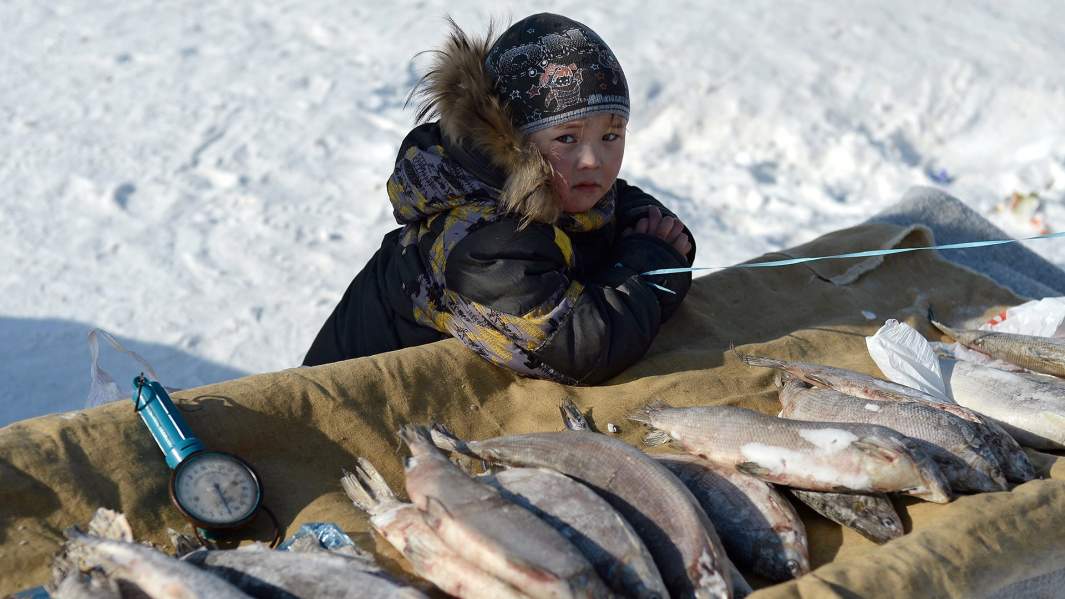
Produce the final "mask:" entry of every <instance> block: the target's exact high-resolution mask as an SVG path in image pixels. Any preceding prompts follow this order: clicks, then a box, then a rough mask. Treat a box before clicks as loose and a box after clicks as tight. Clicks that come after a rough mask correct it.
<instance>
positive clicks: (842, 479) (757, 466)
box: [630, 404, 953, 503]
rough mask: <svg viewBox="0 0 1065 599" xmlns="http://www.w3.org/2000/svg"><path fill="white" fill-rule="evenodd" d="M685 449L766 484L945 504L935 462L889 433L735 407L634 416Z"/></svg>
mask: <svg viewBox="0 0 1065 599" xmlns="http://www.w3.org/2000/svg"><path fill="white" fill-rule="evenodd" d="M630 418H631V419H632V420H636V421H637V422H642V423H644V424H648V425H650V426H652V427H654V428H655V429H658V430H659V431H663V432H665V433H668V435H669V437H671V438H672V439H674V440H675V441H677V442H678V443H679V444H680V445H681V446H682V447H684V449H685V450H686V451H688V452H689V453H693V454H695V455H698V456H701V457H704V458H706V459H708V460H710V461H711V462H716V463H718V464H721V465H723V466H729V467H735V468H737V469H738V470H740V471H741V472H746V473H748V474H752V475H754V476H757V477H758V478H761V479H763V480H766V481H769V482H774V483H779V484H784V485H788V486H793V487H798V488H803V489H809V490H812V491H833V492H839V491H856V492H865V493H868V492H891V491H894V492H901V493H907V494H910V495H914V496H917V497H921V498H922V499H926V500H928V501H934V502H937V503H946V502H948V501H950V500H951V499H952V497H953V495H952V493H951V491H950V487H949V485H948V483H947V481H946V479H945V478H944V476H943V473H942V472H941V471H940V470H939V467H938V466H937V465H936V464H935V462H933V461H932V459H931V458H930V457H928V456H927V455H925V454H924V453H923V452H922V451H921V450H920V449H919V448H917V447H915V446H914V444H913V442H912V441H910V440H909V439H908V438H906V437H905V436H904V435H901V434H899V433H897V432H895V431H893V430H891V429H889V428H886V427H883V426H877V425H872V424H849V423H824V422H808V421H800V420H787V419H784V418H776V417H773V416H766V415H765V414H760V413H758V412H755V411H753V410H748V409H745V408H739V407H736V406H704V407H696V408H671V407H669V406H666V405H661V404H660V405H652V406H648V407H647V408H645V409H644V410H642V411H641V412H639V413H637V414H635V415H633V416H630Z"/></svg>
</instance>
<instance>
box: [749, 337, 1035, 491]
mask: <svg viewBox="0 0 1065 599" xmlns="http://www.w3.org/2000/svg"><path fill="white" fill-rule="evenodd" d="M743 361H744V362H745V363H746V364H750V365H752V366H764V367H767V368H776V369H779V370H782V371H784V372H786V373H788V374H790V375H792V376H794V377H798V378H800V379H802V380H803V381H805V382H807V383H809V384H811V385H813V386H815V387H825V388H828V389H835V390H836V391H839V392H840V393H846V394H847V395H853V396H854V397H861V398H864V399H874V400H881V401H905V400H912V401H919V402H923V403H925V404H927V405H930V406H932V407H934V408H937V409H940V410H943V411H946V412H949V413H951V414H954V415H955V416H958V417H959V418H964V419H966V420H969V421H970V422H976V423H979V424H981V425H982V427H981V428H979V429H978V432H979V434H980V436H981V437H982V438H983V440H984V442H985V443H987V445H988V446H989V447H990V448H991V451H993V452H994V453H995V456H996V457H997V458H998V460H999V464H1000V466H1001V467H1002V472H1003V473H1004V474H1005V475H1006V480H1009V481H1011V482H1025V481H1029V480H1032V479H1033V478H1035V477H1036V474H1035V467H1034V466H1032V462H1031V461H1030V460H1029V459H1028V456H1027V455H1026V454H1025V453H1024V450H1023V449H1021V446H1020V445H1018V444H1017V441H1015V440H1014V439H1013V437H1011V436H1010V435H1009V433H1007V432H1006V431H1005V430H1003V429H1002V427H1001V426H999V425H998V424H997V423H996V422H995V421H994V420H992V419H990V418H987V417H984V416H982V415H980V414H977V413H976V412H973V411H972V410H970V409H969V408H965V407H962V406H959V405H957V404H952V403H946V402H944V401H942V400H940V399H939V398H937V397H935V396H933V395H930V394H928V393H925V392H924V391H921V390H919V389H914V388H912V387H907V386H905V385H899V384H898V383H892V382H891V381H885V380H884V379H880V378H877V377H874V376H869V375H868V374H864V373H861V372H855V371H853V370H847V369H844V368H833V367H831V366H821V365H819V364H808V363H805V362H789V361H785V360H777V359H774V358H765V357H761V356H749V355H747V356H743Z"/></svg>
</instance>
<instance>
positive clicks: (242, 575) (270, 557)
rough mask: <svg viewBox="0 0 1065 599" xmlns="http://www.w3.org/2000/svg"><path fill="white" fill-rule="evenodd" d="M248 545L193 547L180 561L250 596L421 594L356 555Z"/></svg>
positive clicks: (331, 598)
mask: <svg viewBox="0 0 1065 599" xmlns="http://www.w3.org/2000/svg"><path fill="white" fill-rule="evenodd" d="M253 547H254V548H248V549H245V548H241V549H232V550H225V551H209V550H207V549H198V550H196V551H193V552H192V553H189V554H187V555H185V556H184V557H183V558H182V561H184V562H186V563H190V564H193V565H195V566H197V567H199V568H201V569H203V570H206V571H208V572H211V573H212V574H216V575H218V576H219V577H220V578H224V579H225V580H227V581H228V582H229V583H230V584H232V585H234V586H236V587H237V588H239V589H240V590H242V591H244V592H246V593H248V594H249V595H253V596H255V597H277V598H281V597H290V598H296V597H322V598H323V599H356V598H361V597H365V598H367V599H370V598H380V599H385V598H388V597H396V598H397V599H398V598H400V597H402V598H404V599H415V598H425V597H426V595H425V594H424V593H422V592H421V591H418V590H416V589H413V588H410V587H407V586H405V585H402V584H400V583H398V582H396V581H395V580H393V579H391V578H390V577H388V576H387V575H385V574H384V573H383V572H382V571H381V570H380V569H378V568H376V567H373V566H372V564H370V563H369V562H364V561H362V560H359V559H356V558H352V557H345V556H343V555H339V554H336V553H331V552H328V551H316V552H308V553H300V552H292V551H274V550H272V549H269V548H266V547H265V546H257V547H256V546H253ZM367 566H369V568H368V567H367Z"/></svg>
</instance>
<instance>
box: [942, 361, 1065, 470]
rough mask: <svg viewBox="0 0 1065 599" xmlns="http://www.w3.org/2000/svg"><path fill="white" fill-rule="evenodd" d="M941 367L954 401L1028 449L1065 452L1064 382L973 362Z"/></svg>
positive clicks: (948, 364) (947, 364) (961, 362)
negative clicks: (991, 421) (976, 412)
mask: <svg viewBox="0 0 1065 599" xmlns="http://www.w3.org/2000/svg"><path fill="white" fill-rule="evenodd" d="M940 365H941V366H942V370H943V379H944V380H945V381H946V383H947V386H948V388H949V389H950V392H951V395H952V396H953V397H954V399H955V401H957V402H958V403H960V404H962V405H964V406H966V407H969V408H972V409H974V410H977V411H979V412H980V413H982V414H985V415H986V416H988V417H990V418H994V419H995V420H996V421H998V422H999V424H1001V425H1002V426H1003V427H1004V428H1006V430H1007V431H1008V432H1009V433H1010V434H1011V435H1013V436H1014V437H1015V438H1016V439H1017V440H1018V441H1019V442H1020V443H1022V444H1024V445H1027V446H1028V447H1032V448H1034V449H1065V381H1062V380H1060V379H1056V378H1054V377H1049V376H1044V375H1034V374H1022V373H1015V372H1006V371H1004V370H998V369H995V368H989V367H986V366H980V365H978V364H974V363H972V362H964V361H952V360H941V361H940Z"/></svg>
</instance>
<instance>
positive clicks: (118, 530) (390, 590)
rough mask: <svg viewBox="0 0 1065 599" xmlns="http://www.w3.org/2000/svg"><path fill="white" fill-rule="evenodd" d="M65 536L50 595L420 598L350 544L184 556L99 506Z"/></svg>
mask: <svg viewBox="0 0 1065 599" xmlns="http://www.w3.org/2000/svg"><path fill="white" fill-rule="evenodd" d="M66 535H67V539H68V540H67V542H66V543H65V544H64V546H63V549H62V550H61V552H60V554H59V555H58V556H57V557H56V559H55V561H54V562H53V582H52V584H51V585H50V589H49V590H50V594H51V596H53V597H56V598H58V599H117V598H120V597H149V598H151V599H192V598H203V599H208V598H217V599H248V598H251V597H259V598H262V597H270V598H276V599H281V598H285V599H293V598H297V597H316V598H322V599H355V598H366V599H386V598H390V599H418V598H420V599H427V596H426V595H425V594H424V593H422V592H421V591H420V590H418V589H416V588H414V587H411V586H408V585H405V584H403V583H401V582H399V581H397V580H396V579H394V578H393V577H391V576H389V575H388V574H386V573H385V572H384V571H382V570H381V569H380V568H379V567H378V566H377V565H376V564H375V563H374V562H373V559H372V557H370V556H369V555H368V554H365V553H363V552H361V551H357V550H352V551H350V552H346V553H345V552H334V551H327V550H324V549H320V548H316V549H313V550H312V549H310V548H305V549H300V550H293V551H273V550H270V549H269V548H267V547H265V546H263V545H252V546H250V547H243V548H240V549H236V550H208V549H206V548H203V547H202V546H201V547H197V548H195V549H194V550H191V551H190V552H188V553H184V554H182V551H181V550H180V549H179V552H178V553H179V555H181V557H180V558H178V557H174V556H171V555H169V554H167V553H164V552H163V551H161V550H159V549H156V548H154V547H151V546H148V545H145V544H141V543H137V542H135V541H134V539H133V533H132V530H131V529H130V527H129V523H128V522H127V521H126V518H125V516H123V515H121V514H118V513H116V512H113V511H110V510H107V509H103V508H101V509H99V510H97V513H96V515H95V516H94V517H93V520H92V522H90V524H89V529H88V531H87V532H81V531H79V530H77V529H76V528H71V529H69V530H67V531H66ZM183 544H184V543H181V542H178V541H175V546H178V547H181V546H182V545H183ZM197 545H198V544H197ZM190 549H191V547H190Z"/></svg>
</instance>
